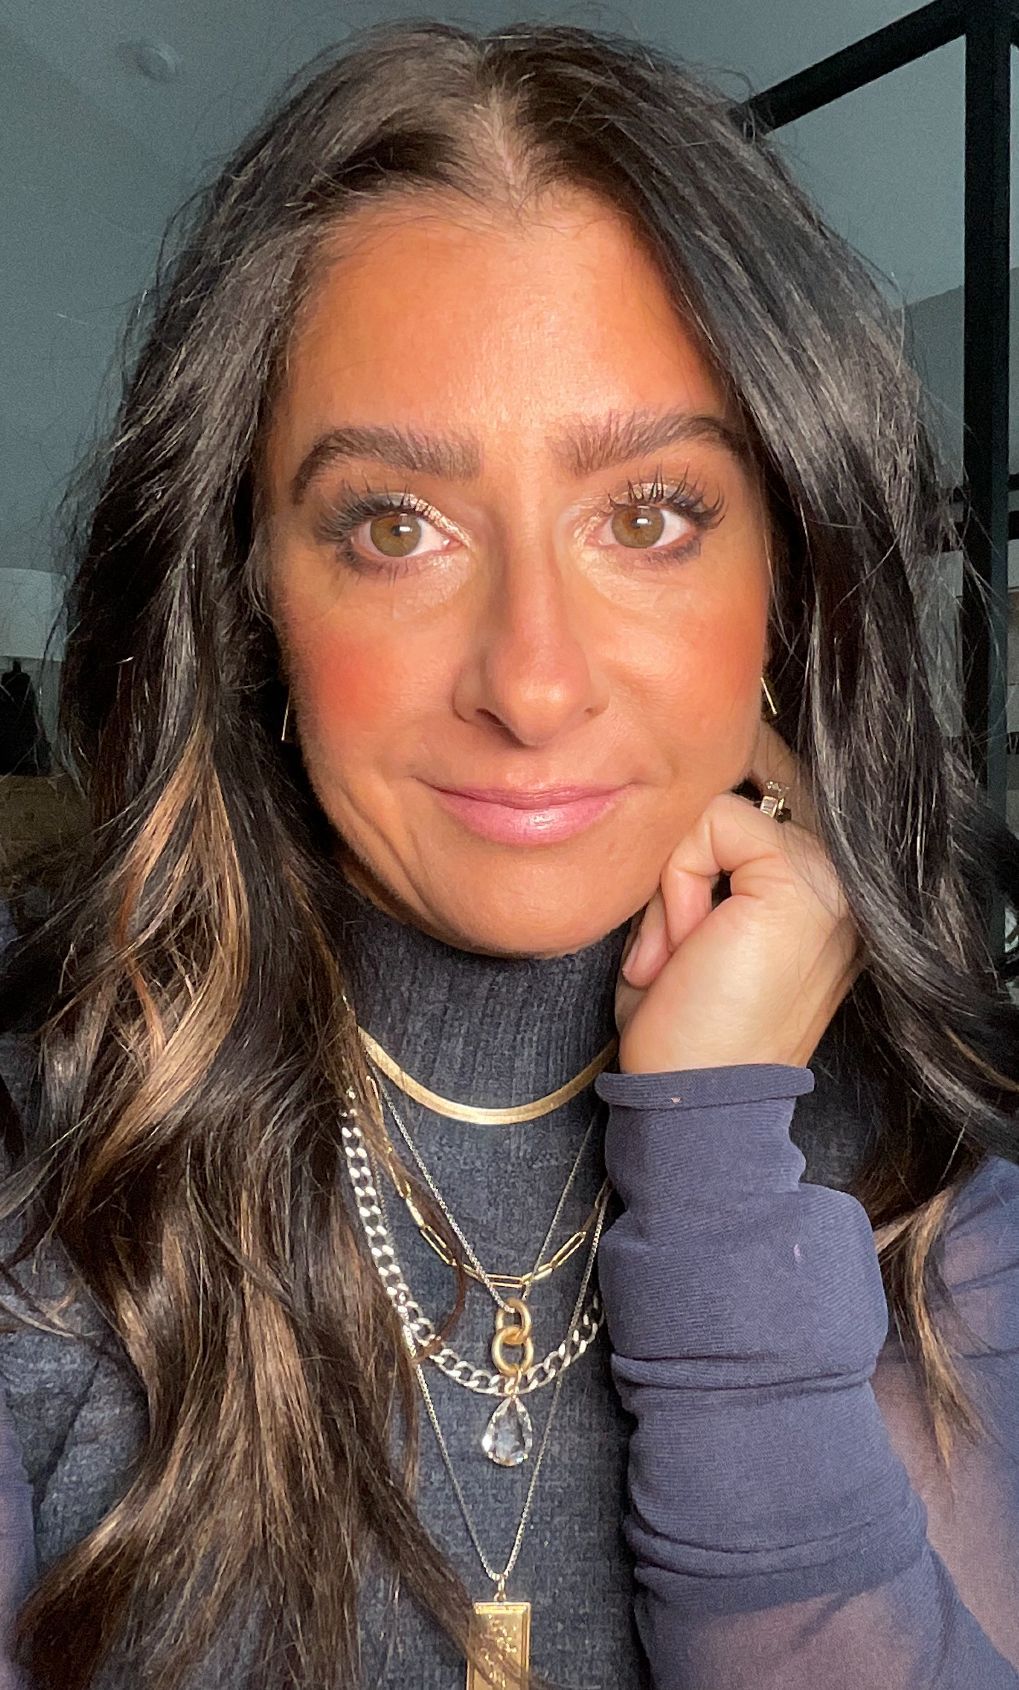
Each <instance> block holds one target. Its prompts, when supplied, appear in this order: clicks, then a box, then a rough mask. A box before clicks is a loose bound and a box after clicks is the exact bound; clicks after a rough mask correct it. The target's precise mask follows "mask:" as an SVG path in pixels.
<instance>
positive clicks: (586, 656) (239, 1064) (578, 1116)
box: [2, 20, 1019, 1690]
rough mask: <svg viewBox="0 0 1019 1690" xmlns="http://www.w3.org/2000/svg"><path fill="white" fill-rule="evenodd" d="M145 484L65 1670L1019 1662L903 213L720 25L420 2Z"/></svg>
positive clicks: (28, 1333) (13, 1557)
mask: <svg viewBox="0 0 1019 1690" xmlns="http://www.w3.org/2000/svg"><path fill="white" fill-rule="evenodd" d="M86 509H87V510H88V521H87V525H86V531H85V535H84V543H83V548H82V555H81V559H80V566H79V569H78V572H77V575H76V578H75V581H74V585H73V590H72V595H71V604H72V612H73V613H72V615H71V618H70V624H71V626H72V629H73V632H72V635H71V638H70V642H69V646H68V651H67V660H66V664H65V668H64V677H63V703H62V727H63V733H64V737H65V742H66V746H67V748H68V751H69V752H70V753H71V754H73V756H74V758H75V760H76V762H77V765H78V767H79V768H80V769H81V771H82V775H83V780H84V781H85V783H86V784H87V787H88V790H89V793H90V797H91V803H92V807H93V814H94V821H95V829H94V842H93V846H92V852H91V855H90V858H89V861H88V864H87V865H86V867H85V868H84V869H82V870H81V871H80V874H79V877H78V879H77V880H76V881H75V883H74V884H73V885H72V886H71V888H70V889H69V891H68V893H67V895H66V897H65V898H64V899H63V900H62V902H61V904H60V907H59V909H58V910H57V912H56V913H55V914H54V916H53V918H52V919H51V920H50V921H49V922H48V923H46V924H44V925H42V926H41V927H40V928H39V929H38V931H37V932H36V933H35V935H34V937H31V938H26V939H25V940H24V941H23V942H21V943H20V944H19V946H18V948H17V956H16V959H15V962H14V964H12V966H11V967H10V968H9V970H8V974H7V983H6V988H5V996H4V1014H5V1024H6V1025H7V1027H8V1028H9V1029H10V1031H11V1033H12V1034H14V1033H17V1035H18V1037H19V1038H20V1039H22V1040H23V1041H29V1042H32V1041H33V1040H34V1041H35V1045H37V1047H38V1050H39V1065H38V1072H37V1073H36V1074H35V1077H34V1081H33V1083H32V1084H30V1085H26V1086H24V1087H23V1088H22V1092H21V1097H20V1107H19V1115H20V1118H21V1130H22V1132H23V1136H24V1138H25V1140H26V1145H25V1147H24V1151H19V1150H18V1147H17V1143H16V1139H17V1133H16V1132H14V1131H12V1135H11V1137H12V1156H14V1157H15V1158H16V1163H17V1165H16V1167H15V1168H14V1169H13V1172H12V1179H11V1183H10V1185H9V1187H8V1192H9V1198H8V1202H7V1205H6V1209H7V1212H8V1213H9V1215H10V1219H9V1221H8V1237H9V1248H10V1249H11V1251H12V1252H13V1251H14V1246H15V1244H16V1243H17V1241H18V1240H19V1239H20V1240H21V1253H20V1259H18V1260H17V1261H15V1262H14V1263H13V1265H12V1268H11V1273H12V1277H13V1283H12V1285H11V1288H10V1292H9V1299H8V1300H9V1302H10V1304H11V1308H12V1319H11V1321H10V1327H11V1330H10V1331H9V1333H8V1334H7V1335H6V1336H5V1337H4V1339H3V1351H2V1354H3V1376H4V1382H5V1387H6V1398H7V1405H8V1412H9V1420H10V1424H9V1428H8V1461H7V1468H6V1471H7V1473H8V1484H7V1489H6V1493H5V1494H6V1497H7V1520H8V1524H9V1537H8V1544H9V1549H10V1554H9V1572H8V1580H7V1588H8V1597H9V1605H10V1606H11V1607H13V1606H14V1605H16V1604H20V1608H19V1622H18V1639H19V1641H18V1643H17V1645H16V1646H17V1647H18V1648H19V1649H20V1651H21V1656H22V1659H23V1661H24V1663H25V1665H26V1670H27V1672H28V1674H29V1680H30V1682H31V1683H33V1684H35V1685H38V1686H46V1687H50V1686H56V1685H60V1686H61V1690H79V1687H84V1686H86V1685H89V1686H95V1685H102V1686H108V1685H114V1684H116V1685H132V1686H133V1685H146V1686H149V1685H153V1686H159V1687H160V1690H163V1687H169V1686H178V1685H180V1686H183V1685H185V1684H187V1685H191V1684H198V1685H202V1686H206V1685H210V1686H211V1685H213V1684H215V1685H229V1686H234V1685H236V1686H241V1685H244V1686H249V1685H252V1686H253V1685H258V1686H264V1687H269V1686H272V1687H278V1686H284V1685H295V1686H296V1685H299V1686H302V1687H312V1686H314V1687H316V1690H318V1687H319V1686H322V1687H325V1686H340V1685H347V1684H350V1683H353V1682H355V1681H356V1679H357V1677H358V1674H360V1678H361V1679H362V1680H363V1681H364V1682H367V1683H378V1684H387V1685H401V1686H403V1685H406V1686H428V1687H432V1686H447V1685H449V1686H452V1685H456V1684H458V1683H463V1682H464V1672H465V1668H464V1659H465V1656H469V1660H468V1665H467V1668H466V1671H467V1675H468V1678H467V1681H468V1683H470V1684H474V1685H476V1686H479V1687H480V1685H481V1684H482V1683H485V1682H487V1683H492V1684H511V1683H513V1684H515V1683H518V1682H523V1678H524V1675H523V1672H522V1663H524V1662H525V1661H526V1659H527V1657H528V1653H529V1657H530V1665H531V1675H532V1682H533V1683H534V1684H535V1685H538V1684H540V1683H552V1684H556V1685H560V1686H609V1685H612V1686H617V1685H626V1686H632V1685H638V1684H641V1683H652V1684H654V1685H656V1686H663V1687H666V1690H677V1687H680V1686H682V1687H684V1690H686V1687H693V1686H696V1687H697V1690H704V1687H705V1686H707V1685H711V1686H712V1690H730V1687H735V1686H745V1685H749V1684H753V1685H755V1686H756V1687H759V1690H760V1687H763V1686H778V1685H782V1686H783V1687H784V1690H789V1687H790V1686H801V1687H804V1690H805V1687H807V1686H811V1687H813V1686H815V1685H817V1684H825V1685H827V1686H846V1687H849V1686H852V1687H853V1690H871V1687H874V1690H876V1687H877V1686H881V1687H882V1690H906V1686H909V1687H910V1690H915V1687H917V1686H920V1685H933V1684H934V1683H935V1682H937V1683H938V1684H939V1685H941V1686H946V1687H947V1686H952V1687H953V1690H961V1687H962V1686H967V1687H969V1686H973V1685H977V1684H979V1685H980V1686H982V1687H983V1690H1005V1687H1006V1686H1007V1687H1009V1690H1015V1687H1016V1686H1019V1619H1017V1615H1019V1604H1016V1603H1015V1601H1014V1596H1015V1590H1014V1572H1013V1570H1012V1569H1013V1568H1014V1565H1015V1553H1016V1550H1017V1548H1019V1486H1017V1473H1016V1454H1017V1450H1019V1417H1017V1416H1019V1411H1017V1407H1016V1404H1017V1401H1019V1394H1017V1392H1016V1389H1015V1386H1016V1384H1017V1382H1019V1369H1017V1366H1016V1361H1015V1352H1016V1347H1017V1344H1019V1332H1017V1315H1016V1305H1017V1299H1016V1294H1015V1293H1016V1278H1017V1267H1016V1262H1017V1254H1019V1253H1017V1250H1016V1240H1017V1236H1019V1235H1017V1231H1016V1220H1017V1214H1019V1174H1017V1172H1016V1163H1017V1160H1019V1157H1017V1145H1019V1135H1017V1130H1016V1124H1015V1093H1016V1087H1017V1077H1019V1045H1017V1023H1016V1015H1017V1011H1016V1008H1015V1007H1014V1005H1013V1003H1012V1000H1011V997H1010V995H1009V993H1008V990H1007V977H1008V976H1010V975H1011V974H1012V973H1013V972H1014V962H1013V960H1012V958H1011V957H1010V958H1009V959H1007V960H1004V959H1002V958H998V957H995V956H992V955H990V954H988V950H987V946H986V941H985V932H986V916H985V911H986V907H987V904H988V901H989V899H990V898H991V896H992V894H993V893H994V891H995V889H996V888H997V889H998V890H1000V891H1001V892H1002V893H1003V894H1004V896H1005V898H1006V899H1007V901H1008V903H1009V904H1010V906H1014V905H1015V903H1016V900H1017V898H1019V859H1017V854H1016V846H1015V843H1014V841H1013V839H1012V837H1011V835H1010V834H1008V833H1007V831H1006V830H1005V829H1004V827H1003V826H1002V825H1001V824H1000V823H999V822H998V821H997V820H996V819H995V818H994V817H993V816H992V815H991V814H990V813H989V811H988V810H987V808H986V806H985V805H984V804H983V802H982V801H981V799H980V797H979V794H978V792H977V790H976V788H975V786H974V783H973V781H972V778H971V775H970V773H969V771H968V764H967V763H966V761H965V759H964V756H963V748H962V747H960V746H957V745H956V743H955V742H954V740H953V739H952V737H951V730H950V721H949V718H948V715H947V711H950V709H951V708H952V706H953V702H957V701H954V700H953V699H952V698H949V700H948V704H947V706H946V715H945V717H944V718H943V719H942V718H941V717H939V715H938V713H937V711H936V708H935V697H934V689H933V681H932V677H931V674H930V672H929V668H930V665H929V661H928V659H929V653H928V652H927V650H926V647H925V645H924V642H923V639H922V636H921V625H922V617H923V616H924V614H925V613H926V611H927V609H928V607H929V603H930V598H931V594H932V593H933V591H934V580H935V573H936V572H935V571H933V570H932V569H931V566H930V558H931V555H932V552H933V551H935V550H936V549H937V548H938V546H939V545H940V544H941V543H942V539H943V536H944V535H945V534H946V532H947V526H946V520H945V517H944V514H943V508H942V501H941V497H940V494H939V488H938V478H937V470H936V465H935V462H934V457H933V453H932V451H931V448H930V446H929V444H928V441H927V437H926V435H925V433H924V431H923V429H922V426H921V424H920V422H919V420H918V397H917V387H916V383H915V381H914V380H913V379H912V377H910V376H909V375H908V373H907V371H906V370H905V369H904V367H903V364H902V360H901V357H900V348H899V345H898V341H897V339H896V331H895V329H894V325H893V324H892V323H891V321H890V319H889V317H888V314H887V312H886V309H885V307H884V305H883V304H882V301H881V297H880V294H879V293H878V291H877V290H876V288H875V287H874V286H873V285H872V284H871V282H870V281H869V279H868V278H867V276H866V274H865V273H864V271H863V269H862V266H861V265H860V263H859V261H858V260H857V259H856V258H855V257H854V256H853V254H852V253H851V252H849V251H848V250H847V249H846V248H845V246H844V245H843V244H842V243H841V242H840V241H839V240H838V239H837V238H836V237H835V236H834V235H833V234H832V233H831V232H830V231H829V230H827V229H826V228H825V227H824V225H823V223H822V222H821V221H820V220H819V218H818V217H817V214H816V212H815V211H814V210H813V209H812V208H811V207H810V206H809V205H808V204H807V203H806V202H805V200H804V199H803V197H802V195H801V194H800V192H799V191H798V189H796V188H795V187H794V186H793V185H792V183H791V182H790V181H789V180H788V178H787V177H786V175H785V174H784V172H783V170H782V168H781V166H780V165H779V163H778V162H776V159H775V157H774V156H773V154H772V153H771V152H770V150H769V148H768V147H767V146H766V145H765V144H764V143H763V142H762V141H760V140H759V139H756V138H754V137H753V136H752V135H749V134H747V133H746V132H745V130H744V127H743V125H742V123H741V121H740V117H739V114H738V113H737V112H734V111H733V110H732V109H731V108H730V106H729V104H728V102H726V101H725V100H724V99H723V98H721V97H720V96H719V95H718V94H717V93H715V92H713V91H712V90H710V89H709V88H706V87H704V86H702V85H701V84H700V83H699V82H698V81H697V80H696V79H695V78H692V77H690V76H689V75H688V74H687V73H686V71H685V70H683V69H682V68H680V67H679V66H677V65H676V64H675V63H673V62H672V61H671V60H669V59H668V58H667V57H666V56H665V55H664V54H661V53H659V52H657V51H652V50H649V49H647V48H645V47H643V46H638V45H636V44H635V43H632V42H630V41H628V40H625V39H622V38H620V37H617V36H613V35H610V34H608V33H600V34H599V33H594V32H589V31H586V30H582V29H575V28H572V27H567V26H558V25H555V26H553V25H548V26H546V25H542V26H538V25H531V24H520V25H517V26H515V27H513V28H511V29H507V30H503V31H500V32H499V33H498V34H493V35H491V36H476V35H474V34H472V33H470V32H469V31H467V30H465V29H461V28H459V27H454V26H453V25H447V24H441V23H437V22H434V23H433V22H428V21H413V20H412V21H409V22H406V23H403V24H401V25H398V26H392V25H386V26H384V27H378V28H376V29H373V30H370V31H365V32H362V34H361V35H360V36H358V37H357V38H356V39H355V40H354V41H353V42H352V43H349V44H348V45H347V47H346V48H345V49H344V51H343V52H342V53H340V54H333V55H329V56H328V57H327V58H326V59H325V60H324V61H323V62H322V63H321V64H318V65H317V66H315V67H313V68H312V71H311V72H310V74H309V75H308V76H306V77H304V78H302V79H301V81H300V82H299V84H298V85H296V86H295V87H293V88H291V89H289V90H288V91H287V94H286V96H285V97H284V100H283V102H282V103H281V104H280V106H279V107H278V109H276V110H275V111H273V112H272V113H271V114H270V116H269V117H268V118H267V119H266V120H265V122H264V123H263V125H262V126H261V127H260V128H259V130H258V131H257V132H256V133H255V134H254V135H253V136H252V137H251V138H250V139H249V141H248V142H247V143H246V144H245V145H244V146H243V147H242V148H241V149H240V150H239V151H238V153H237V154H236V156H235V157H234V158H233V159H231V160H230V161H229V163H228V165H227V166H226V168H225V169H224V170H223V172H222V174H221V176H220V177H219V179H218V181H217V182H216V183H215V184H214V186H213V187H212V189H211V190H210V192H209V193H208V195H207V196H206V197H205V198H204V199H203V200H202V201H201V202H200V204H199V205H198V207H197V210H196V213H195V216H194V219H193V222H192V224H191V227H190V230H189V233H188V235H187V238H186V239H185V240H184V241H183V244H182V247H181V252H180V255H179V256H178V257H177V259H176V260H175V261H174V262H173V264H172V266H171V268H170V269H169V271H168V274H167V276H166V278H165V281H164V284H163V286H162V288H161V289H160V291H159V294H158V298H157V303H156V306H155V313H154V317H153V320H152V322H151V323H150V325H149V327H148V330H147V333H146V335H145V337H144V341H143V343H142V345H141V347H140V349H139V352H138V355H137V359H136V362H135V365H134V368H133V371H132V373H131V375H130V378H129V380H128V383H127V389H126V394H125V399H124V404H123V409H122V413H121V415H120V417H119V420H118V423H117V427H116V430H115V433H114V436H113V438H112V441H111V444H110V448H109V453H108V457H107V458H106V460H105V461H104V463H103V465H102V480H101V487H100V491H99V494H98V498H97V500H96V502H95V506H94V510H92V509H91V508H90V507H88V506H86ZM942 696H943V695H942V694H940V693H939V695H938V697H939V700H940V699H941V698H942ZM493 790H494V793H495V796H494V797H493ZM636 935H639V940H638V942H637V944H636V945H634V946H633V947H632V948H629V949H628V948H627V947H628V946H629V944H630V940H631V939H632V938H633V937H634V936H636ZM33 1048H34V1047H33ZM797 1102H799V1109H798V1110H796V1119H795V1120H793V1114H794V1109H796V1104H797ZM804 1175H806V1176H807V1177H806V1178H804ZM451 1264H453V1265H452V1266H451ZM596 1269H597V1271H596ZM62 1292H63V1293H67V1295H66V1296H65V1300H64V1302H63V1303H62V1304H61V1305H60V1306H59V1308H54V1306H53V1300H54V1299H56V1298H58V1297H59V1295H60V1294H61V1293H62ZM948 1293H951V1295H948ZM953 1312H954V1315H955V1316H959V1315H961V1317H962V1318H961V1320H959V1319H953V1318H952V1317H953ZM68 1327H69V1328H70V1332H71V1335H70V1336H60V1335H59V1334H60V1332H61V1331H62V1330H63V1329H65V1328H68ZM989 1345H994V1346H996V1351H997V1352H999V1353H990V1351H989V1348H988V1346H989ZM19 1451H20V1455H19ZM22 1461H23V1463H24V1467H25V1469H26V1470H27V1473H26V1474H22V1472H21V1467H20V1463H21V1462H22ZM26 1476H27V1479H28V1480H30V1481H31V1486H32V1504H33V1506H29V1499H28V1493H27V1490H26V1484H25V1481H26ZM30 1528H31V1530H32V1531H34V1545H35V1551H34V1552H35V1556H36V1560H35V1564H34V1565H32V1564H30V1554H31V1550H30V1547H29V1545H30V1537H29V1532H30ZM19 1555H20V1557H21V1559H20V1560H18V1556H19ZM14 1646H15V1645H12V1647H14Z"/></svg>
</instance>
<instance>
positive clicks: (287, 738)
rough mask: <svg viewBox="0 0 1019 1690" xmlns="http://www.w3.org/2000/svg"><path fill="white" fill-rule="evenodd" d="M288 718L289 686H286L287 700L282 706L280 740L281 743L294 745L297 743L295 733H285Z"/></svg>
mask: <svg viewBox="0 0 1019 1690" xmlns="http://www.w3.org/2000/svg"><path fill="white" fill-rule="evenodd" d="M289 720H290V688H289V687H288V688H287V702H286V705H285V706H284V709H283V726H282V728H281V730H280V740H281V741H282V743H283V744H284V745H296V744H297V735H296V733H292V734H288V733H287V724H288V722H289Z"/></svg>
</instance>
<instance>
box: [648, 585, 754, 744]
mask: <svg viewBox="0 0 1019 1690" xmlns="http://www.w3.org/2000/svg"><path fill="white" fill-rule="evenodd" d="M763 650H764V627H763V622H762V621H761V620H760V619H758V618H755V617H737V616H729V617H727V618H726V619H725V621H724V622H717V623H712V624H711V625H710V626H705V627H703V628H702V629H701V630H700V633H699V636H698V637H697V638H696V640H694V641H692V642H691V643H690V644H688V645H686V647H685V652H684V657H683V661H682V663H681V665H680V666H679V668H678V669H676V670H675V671H674V674H673V680H672V684H671V688H670V699H669V710H670V715H671V718H672V720H673V722H674V723H676V724H677V728H678V737H679V739H681V740H682V742H683V744H684V746H685V747H687V748H689V749H691V750H692V749H694V748H695V747H697V746H702V747H703V748H704V751H705V753H706V754H707V755H709V756H712V755H717V753H718V752H719V751H720V750H722V749H723V745H724V742H725V740H726V739H727V737H729V736H732V737H733V738H734V739H735V740H737V741H740V742H741V741H742V739H743V737H744V736H745V734H746V730H747V722H748V718H749V720H750V721H754V720H755V719H756V716H757V714H758V711H759V708H760V698H761V680H760V677H761V667H762V660H763Z"/></svg>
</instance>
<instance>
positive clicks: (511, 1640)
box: [467, 1598, 531, 1690]
mask: <svg viewBox="0 0 1019 1690" xmlns="http://www.w3.org/2000/svg"><path fill="white" fill-rule="evenodd" d="M474 1624H475V1626H476V1628H477V1634H478V1635H479V1636H480V1638H481V1645H482V1649H483V1651H484V1654H485V1660H486V1667H485V1672H484V1673H480V1672H479V1671H478V1669H477V1667H475V1665H474V1664H473V1662H471V1661H469V1662H468V1663H467V1690H510V1686H511V1684H512V1682H513V1681H512V1679H511V1678H510V1676H509V1674H508V1672H507V1671H506V1668H505V1666H504V1665H503V1662H502V1661H501V1660H500V1659H499V1655H498V1649H499V1648H501V1649H502V1650H503V1653H504V1655H505V1656H508V1658H509V1659H510V1660H511V1661H512V1662H513V1665H514V1666H520V1667H527V1666H530V1664H531V1604H530V1603H529V1602H507V1601H506V1600H505V1598H504V1599H503V1600H502V1601H501V1602H499V1601H495V1602H475V1604H474ZM490 1644H494V1645H496V1647H495V1648H490V1647H486V1645H490Z"/></svg>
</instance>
